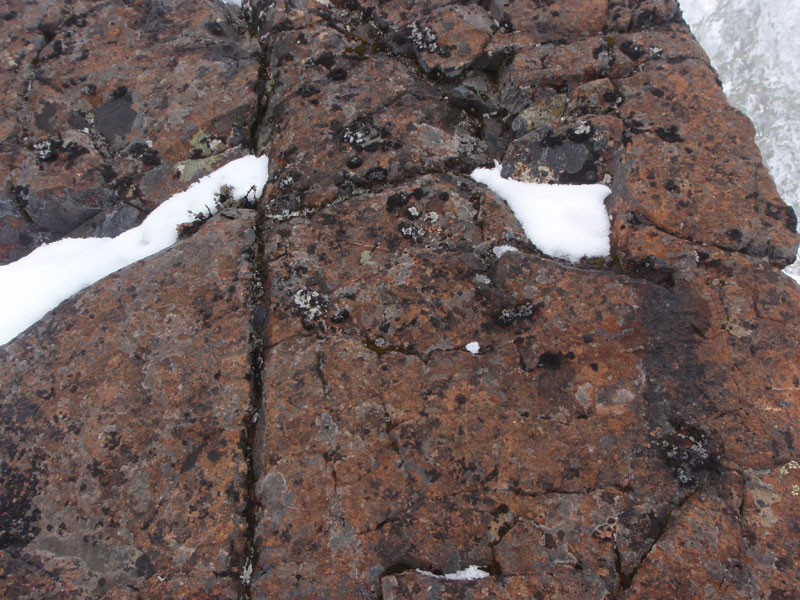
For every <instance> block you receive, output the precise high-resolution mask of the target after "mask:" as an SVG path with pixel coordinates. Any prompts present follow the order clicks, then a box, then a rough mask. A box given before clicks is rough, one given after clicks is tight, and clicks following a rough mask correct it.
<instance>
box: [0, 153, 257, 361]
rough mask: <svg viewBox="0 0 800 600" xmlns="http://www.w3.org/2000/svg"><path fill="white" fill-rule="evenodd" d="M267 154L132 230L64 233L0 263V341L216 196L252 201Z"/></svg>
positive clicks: (202, 210)
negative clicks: (72, 235)
mask: <svg viewBox="0 0 800 600" xmlns="http://www.w3.org/2000/svg"><path fill="white" fill-rule="evenodd" d="M268 167H269V161H268V160H267V157H266V156H262V157H256V156H245V157H243V158H239V159H237V160H234V161H231V162H229V163H228V164H226V165H225V166H223V167H221V168H219V169H217V170H216V171H214V172H213V173H211V174H210V175H207V176H205V177H203V178H202V179H200V180H199V181H197V182H196V183H194V184H192V185H191V186H190V187H189V188H188V189H187V190H186V191H184V192H180V193H179V194H175V195H174V196H172V197H171V198H169V199H168V200H166V201H165V202H163V203H162V204H161V205H159V206H158V208H156V209H155V210H154V211H153V212H151V213H150V214H149V215H148V216H147V218H146V219H145V220H144V221H143V222H142V223H141V225H139V226H138V227H134V228H133V229H129V230H128V231H125V232H123V233H121V234H119V235H118V236H117V237H115V238H81V239H75V238H69V239H63V240H59V241H57V242H53V243H52V244H45V245H44V246H40V247H39V248H37V249H36V250H34V251H33V252H31V253H30V254H28V255H27V256H25V257H23V258H21V259H19V260H18V261H16V262H13V263H11V264H8V265H5V266H0V290H3V293H2V294H0V345H2V344H6V343H8V342H9V341H11V340H12V339H13V338H14V337H16V336H17V335H19V334H20V333H21V332H23V331H24V330H25V329H27V328H28V327H29V326H31V325H32V324H33V323H35V322H36V321H38V320H39V319H41V318H42V317H43V316H44V315H45V314H47V313H48V312H49V311H50V310H52V309H53V308H55V307H56V306H58V304H60V303H61V302H62V301H63V300H66V299H67V298H69V297H70V296H72V295H73V294H75V293H77V292H79V291H80V290H82V289H83V288H85V287H87V286H89V285H91V284H93V283H94V282H96V281H98V280H100V279H102V278H103V277H105V276H106V275H109V274H110V273H113V272H114V271H117V270H119V269H121V268H123V267H125V266H127V265H129V264H131V263H133V262H136V261H137V260H141V259H143V258H145V257H147V256H150V255H151V254H155V253H156V252H159V251H160V250H163V249H164V248H167V247H168V246H170V245H172V244H173V243H175V241H176V240H177V239H178V232H177V227H178V225H180V224H182V223H186V222H187V221H192V220H193V219H194V218H195V216H197V215H207V216H210V215H212V214H213V213H215V212H216V211H217V208H218V207H217V200H218V199H219V197H220V195H221V194H222V193H223V191H224V193H225V195H226V196H228V197H230V198H233V199H235V200H239V201H241V200H250V201H253V202H254V201H255V200H256V199H257V198H258V197H259V196H260V195H261V192H262V191H263V189H264V185H265V184H266V182H267V176H268V173H267V171H268Z"/></svg>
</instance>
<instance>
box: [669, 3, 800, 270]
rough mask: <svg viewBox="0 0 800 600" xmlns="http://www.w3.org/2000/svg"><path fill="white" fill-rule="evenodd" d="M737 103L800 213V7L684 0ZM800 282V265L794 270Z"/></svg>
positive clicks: (779, 183)
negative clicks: (752, 126)
mask: <svg viewBox="0 0 800 600" xmlns="http://www.w3.org/2000/svg"><path fill="white" fill-rule="evenodd" d="M681 8H682V9H683V16H684V18H685V19H686V22H687V23H689V25H690V26H691V28H692V31H693V32H694V35H695V37H696V38H697V39H698V41H699V42H700V44H701V45H702V46H703V48H704V49H705V51H706V53H707V54H708V56H709V58H710V59H711V62H712V64H713V65H714V68H716V69H717V72H718V73H719V76H720V79H721V80H722V82H723V87H724V89H725V94H726V95H727V96H728V99H729V100H730V102H731V104H733V105H734V106H735V107H736V108H738V109H739V110H741V111H742V112H743V113H745V114H746V115H747V116H748V117H750V120H751V121H752V122H753V124H754V125H755V127H756V143H757V144H758V147H759V148H760V149H761V154H762V155H763V157H764V162H765V163H766V165H767V167H768V168H769V170H770V173H772V177H773V179H774V180H775V183H776V184H777V186H778V191H779V192H780V193H781V195H782V196H783V199H784V201H786V203H787V204H789V205H791V206H792V207H794V209H795V211H797V212H798V213H800V35H798V31H800V1H798V0H681ZM786 272H787V273H789V274H790V275H791V276H792V277H794V278H795V279H797V280H798V281H800V265H798V264H797V263H795V264H794V265H792V266H790V267H789V268H788V269H787V270H786Z"/></svg>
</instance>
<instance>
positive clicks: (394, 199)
mask: <svg viewBox="0 0 800 600" xmlns="http://www.w3.org/2000/svg"><path fill="white" fill-rule="evenodd" d="M410 198H411V196H410V195H409V194H407V193H405V192H397V193H396V194H392V195H391V196H389V197H388V198H387V199H386V210H387V211H389V212H393V211H395V210H397V209H398V208H402V207H403V206H405V205H406V204H408V200H409V199H410Z"/></svg>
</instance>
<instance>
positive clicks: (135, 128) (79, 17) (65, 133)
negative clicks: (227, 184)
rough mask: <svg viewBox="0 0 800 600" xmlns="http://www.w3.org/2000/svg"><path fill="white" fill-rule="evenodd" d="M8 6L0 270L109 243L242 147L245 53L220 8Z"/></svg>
mask: <svg viewBox="0 0 800 600" xmlns="http://www.w3.org/2000/svg"><path fill="white" fill-rule="evenodd" d="M11 4H12V5H19V6H16V10H8V11H7V12H5V14H4V15H3V18H2V19H0V38H1V39H2V41H0V55H2V56H4V57H5V59H4V60H3V61H2V65H0V86H2V88H3V90H4V91H3V94H4V96H3V103H2V107H1V108H0V122H1V123H0V158H1V159H2V163H1V165H0V184H1V185H2V191H0V203H2V204H3V205H5V204H6V203H8V202H10V201H13V208H12V209H6V208H5V207H3V208H0V210H2V211H3V212H7V211H11V213H10V214H9V217H10V218H9V219H4V220H3V223H2V224H0V264H3V263H6V262H10V261H12V260H14V259H16V258H19V257H20V256H21V255H24V254H26V253H27V252H29V251H30V250H31V249H33V248H34V247H35V246H36V245H37V244H39V243H41V242H42V241H52V240H55V239H58V238H61V237H63V236H65V235H105V236H107V235H116V234H118V233H119V232H121V231H124V230H125V229H127V228H129V227H131V226H133V225H136V224H137V223H138V222H139V221H141V219H142V218H144V216H146V215H147V213H148V212H149V211H150V210H152V209H153V208H155V206H157V205H158V204H159V203H160V202H161V201H163V200H165V199H166V198H167V197H169V196H170V195H171V194H172V193H175V192H176V191H179V190H180V189H182V188H183V187H185V185H186V182H187V181H190V180H192V179H193V178H196V177H197V176H198V175H200V174H204V173H206V172H208V171H210V170H211V169H213V168H215V167H216V166H220V158H219V155H220V154H222V153H223V152H225V151H227V150H229V149H231V148H238V147H239V146H241V145H242V144H243V143H244V142H246V141H247V138H248V136H249V128H250V125H251V124H252V123H253V121H254V120H255V118H256V113H257V104H258V102H257V98H258V95H257V90H256V87H257V86H256V83H257V78H258V56H257V45H256V44H255V42H254V41H252V40H251V39H250V38H249V37H248V35H247V32H246V29H245V25H244V23H243V22H242V21H241V19H240V18H239V17H238V16H237V15H236V14H235V13H234V12H233V10H232V9H231V8H226V7H225V5H224V4H222V3H220V2H214V1H211V0H204V1H203V2H199V3H198V2H184V1H182V0H169V1H166V2H158V3H152V2H144V1H138V0H137V1H134V2H124V3H119V2H66V1H64V2H61V1H59V2H46V3H29V2H25V3H21V2H20V3H11ZM9 8H14V6H10V7H9ZM230 158H231V157H230V156H229V157H228V159H230ZM223 160H224V159H223Z"/></svg>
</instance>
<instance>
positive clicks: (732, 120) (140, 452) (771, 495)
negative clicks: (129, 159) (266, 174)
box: [0, 0, 800, 600]
mask: <svg viewBox="0 0 800 600" xmlns="http://www.w3.org/2000/svg"><path fill="white" fill-rule="evenodd" d="M330 4H331V5H330V6H328V5H327V3H324V4H323V3H319V2H313V1H311V0H300V1H291V2H289V1H282V0H279V1H278V2H273V1H269V2H267V1H266V0H264V1H262V0H251V1H250V2H245V6H244V14H245V18H246V20H247V21H248V23H249V25H250V27H251V29H252V31H253V32H254V33H255V34H256V35H257V36H258V40H259V42H260V44H261V49H262V52H263V57H262V58H263V64H264V71H263V72H262V73H261V77H262V80H261V84H263V86H264V89H265V92H266V96H265V106H264V109H265V113H264V118H263V120H262V119H261V118H260V116H258V115H257V114H256V113H255V108H256V107H255V104H254V102H255V100H254V99H253V98H251V100H250V101H248V102H250V104H248V106H249V107H250V109H252V110H253V111H254V112H253V113H252V116H251V119H252V121H251V123H250V125H249V126H248V127H249V128H251V129H252V130H253V132H254V133H255V135H256V138H257V150H258V151H259V152H263V153H266V154H268V155H269V156H270V159H271V169H272V171H271V172H272V177H271V180H270V183H269V184H268V186H267V188H266V190H265V193H264V195H263V196H262V198H261V199H260V201H259V205H258V207H257V212H258V217H257V226H256V228H255V235H251V236H250V237H248V234H247V231H248V230H249V227H251V225H252V222H253V221H252V219H253V217H252V216H247V213H241V214H237V215H236V218H234V219H232V220H230V219H228V220H226V219H225V218H224V217H221V218H217V219H215V220H214V221H212V222H211V224H209V225H205V226H204V227H203V228H201V229H200V232H199V233H198V234H196V236H195V237H193V238H191V239H190V240H188V241H186V242H183V243H182V245H179V246H176V247H175V248H173V249H171V250H169V251H168V252H166V253H165V254H163V255H160V256H157V257H154V258H151V259H149V260H148V261H145V262H144V263H143V264H142V265H139V266H136V267H132V268H130V269H128V270H126V271H123V272H121V273H119V274H118V275H115V276H114V277H113V278H111V279H109V280H107V281H105V282H101V283H100V284H98V285H97V286H95V287H94V288H92V289H91V290H89V291H87V292H85V293H84V294H83V295H82V296H79V297H78V298H77V299H74V300H72V301H70V303H68V304H66V305H65V306H64V307H61V308H59V309H58V310H57V311H55V312H54V313H53V314H52V315H51V316H50V317H48V319H47V320H46V321H44V322H43V323H42V324H40V325H38V326H36V327H35V328H33V329H31V330H30V331H28V332H27V333H25V334H24V335H23V336H21V337H20V338H19V339H18V340H16V341H14V342H12V343H11V344H10V345H9V346H7V347H6V350H5V353H4V355H3V362H4V364H5V363H7V364H8V367H7V368H5V369H4V372H3V374H2V375H0V389H3V390H6V389H8V390H13V393H11V394H8V396H9V397H8V398H7V399H5V400H4V403H3V405H2V406H3V407H4V408H3V410H4V411H5V413H4V417H3V424H4V426H5V427H6V428H7V429H8V432H9V433H8V437H7V439H8V440H10V442H8V444H6V446H4V447H3V455H2V458H1V460H2V461H3V462H2V464H3V469H4V473H3V477H4V478H6V477H8V478H9V479H8V480H9V481H13V485H12V486H10V489H12V490H13V493H12V494H11V495H7V499H6V498H5V497H4V498H3V502H4V504H3V505H2V508H0V518H2V519H4V521H3V522H4V524H5V523H7V524H8V525H4V529H5V530H7V531H9V532H11V535H10V536H7V541H5V542H4V544H5V548H4V549H3V554H2V557H3V561H4V562H3V563H2V566H0V590H3V591H7V590H10V591H11V593H16V594H17V595H20V596H23V597H24V596H25V595H26V594H27V595H28V596H36V595H40V596H41V595H52V596H57V595H58V594H59V593H62V595H64V597H70V596H69V595H68V594H69V593H71V592H70V591H69V590H76V591H75V592H74V594H73V597H102V596H103V595H104V594H105V595H106V597H108V598H117V597H120V598H122V597H144V598H168V597H169V598H171V597H176V596H178V597H180V596H181V595H183V596H184V597H228V596H231V597H236V596H237V594H238V595H239V597H243V598H304V599H307V598H320V599H321V598H372V599H377V598H381V597H382V598H384V599H385V600H389V599H395V600H405V599H409V600H410V599H414V600H417V599H423V598H448V599H449V598H453V599H455V598H464V599H466V598H508V599H515V598H520V599H521V598H597V599H598V600H599V599H603V598H622V599H626V600H632V599H639V598H642V599H644V598H665V599H666V598H670V599H672V598H687V599H688V598H742V599H746V598H748V599H749V598H770V599H777V598H793V597H796V596H797V595H798V594H800V580H799V579H798V577H797V574H796V573H795V572H794V571H793V568H794V561H795V557H796V556H797V555H798V552H800V530H798V524H797V520H796V518H795V515H796V512H797V508H798V498H800V464H799V463H798V450H797V448H798V443H800V440H799V439H798V436H799V435H800V431H798V426H797V423H798V422H800V406H798V404H797V399H796V396H797V394H798V392H800V378H798V375H797V373H798V366H799V365H798V358H797V356H798V351H797V350H798V346H799V345H800V333H798V332H797V328H796V327H795V326H794V325H795V324H796V323H797V322H798V319H800V290H798V287H797V285H796V284H795V283H794V282H793V281H791V280H790V279H788V278H787V277H786V276H784V275H782V274H781V273H780V271H779V268H780V267H782V266H784V265H786V264H787V263H788V262H790V261H791V260H792V259H793V257H794V255H795V252H796V249H797V244H798V237H797V235H796V234H795V233H794V229H795V224H796V222H795V218H794V215H793V213H792V211H791V210H790V209H788V208H787V207H786V206H785V205H784V204H783V203H782V202H781V201H780V199H779V198H778V197H777V194H776V192H775V188H774V185H773V184H772V182H771V180H770V178H769V176H768V174H767V173H766V171H765V170H764V168H763V166H762V165H761V163H760V160H759V158H758V152H757V150H756V148H755V146H754V144H753V142H752V128H751V126H750V125H749V123H748V122H747V121H746V120H745V119H744V118H743V117H742V116H741V115H740V114H738V113H737V112H736V111H734V110H733V109H731V108H730V107H728V105H727V103H726V102H725V98H724V96H723V94H722V91H721V89H720V86H719V85H718V83H717V82H716V80H715V74H714V72H713V70H712V69H711V67H710V66H709V65H708V61H707V59H706V57H705V54H704V53H703V51H702V49H701V48H700V47H699V46H698V45H697V44H696V42H695V41H694V40H693V38H692V37H691V34H690V32H689V30H688V28H687V27H686V25H685V24H684V23H683V22H682V20H681V19H680V14H679V11H678V6H677V3H676V2H674V1H672V0H643V1H637V0H626V1H624V2H623V1H617V0H611V1H609V0H584V1H580V2H566V1H559V0H549V1H547V2H535V3H530V2H521V1H516V2H515V1H502V2H500V1H497V2H494V1H493V2H488V3H451V2H446V1H426V2H410V1H409V2H406V1H398V2H390V3H386V2H372V1H365V2H362V3H356V2H350V1H345V0H336V1H333V2H331V3H330ZM204 6H205V5H204ZM209 6H210V5H209ZM209 10H211V9H209ZM215 10H217V9H215ZM202 27H203V22H202V21H197V26H196V27H195V29H194V30H192V29H191V28H190V29H189V30H188V31H189V32H188V33H187V34H186V35H194V34H193V33H191V31H194V32H195V33H196V32H197V31H200V30H201V29H202ZM241 47H242V48H246V47H247V46H246V43H245V44H244V45H243V46H241ZM231 52H233V53H234V54H235V51H231ZM158 64H160V63H158ZM248 64H249V63H248ZM151 76H152V77H154V78H156V77H157V76H158V75H157V74H152V75H151ZM161 76H162V77H163V76H164V75H163V74H162V75H161ZM121 97H122V96H121ZM165 143H166V142H165ZM235 151H236V150H235V149H234V152H235ZM164 154H165V155H166V154H167V151H166V150H164ZM491 159H496V160H499V161H500V162H501V163H502V165H503V172H504V174H506V175H513V176H514V177H516V178H519V179H523V180H529V181H540V182H563V183H594V182H601V181H605V182H606V183H608V184H609V185H610V187H611V189H612V194H611V195H610V196H609V198H608V200H607V207H608V210H609V213H610V215H611V217H612V234H611V248H612V254H611V256H610V257H609V258H608V259H606V260H593V261H590V260H585V261H583V262H582V263H580V264H577V265H570V264H565V263H562V262H559V261H556V260H553V259H550V258H548V257H546V256H544V255H542V253H541V252H539V251H538V250H537V249H536V248H535V246H533V245H532V244H531V243H530V242H529V241H528V240H527V239H526V238H525V236H524V234H523V232H522V230H521V229H520V227H519V225H518V224H517V222H516V221H515V220H514V218H513V215H512V214H511V213H510V211H509V209H508V208H507V207H506V206H505V205H504V204H503V203H502V202H501V201H500V200H499V199H498V198H497V197H496V196H494V195H493V194H492V193H491V192H489V191H488V190H487V189H486V188H484V187H483V186H481V185H479V184H477V183H475V182H474V181H472V180H471V179H470V178H469V177H468V174H469V172H470V171H471V170H472V169H473V168H474V167H476V166H483V165H486V164H488V163H489V162H490V161H491ZM175 160H178V159H177V158H176V159H175ZM56 162H57V161H56ZM54 164H55V163H54ZM154 177H155V175H154ZM12 208H13V206H12ZM499 245H510V246H514V247H515V248H517V251H516V252H507V253H505V254H502V255H501V256H498V254H501V253H495V252H494V251H493V250H494V248H495V247H497V246H499ZM175 261H180V263H181V270H180V271H173V270H171V269H172V263H173V262H175ZM209 263H210V264H211V265H212V267H211V268H209V266H208V264H209ZM147 273H152V274H153V277H154V278H155V279H156V280H157V279H159V278H160V279H161V280H164V283H163V285H164V286H167V287H166V289H168V290H172V291H169V292H165V291H164V289H163V288H161V287H157V286H156V285H155V284H153V283H148V281H147V280H144V277H145V275H146V274H147ZM200 273H202V276H201V275H199V274H200ZM251 275H252V276H254V277H255V283H254V285H253V286H252V288H251V289H249V291H248V289H247V285H248V283H249V281H250V277H251ZM167 294H168V297H169V302H170V303H171V304H172V305H173V307H172V308H171V309H170V310H169V312H168V314H169V315H170V317H171V318H173V319H176V325H175V326H174V327H172V326H170V325H169V322H168V324H167V326H166V327H165V326H164V324H163V323H162V322H157V321H156V320H155V319H154V318H153V317H152V316H151V317H148V318H144V317H143V316H139V315H143V314H149V313H146V312H145V311H144V307H145V306H146V305H147V304H150V305H153V306H155V305H156V304H157V303H156V301H157V300H158V301H159V302H165V296H167ZM248 295H249V302H250V304H248ZM125 304H129V305H131V307H130V308H129V309H128V310H127V311H125V312H124V313H123V314H124V320H123V321H122V322H121V323H119V324H117V323H116V321H118V320H119V319H120V318H121V317H119V316H118V315H119V314H120V313H121V309H120V308H119V307H120V306H122V305H125ZM89 305H91V306H89ZM75 307H83V308H81V309H80V312H76V311H77V310H78V309H76V308H75ZM109 307H110V308H109ZM84 311H88V312H84ZM92 315H94V318H92ZM137 319H140V320H141V322H138V323H137ZM161 320H162V321H163V319H161ZM157 325H158V326H157ZM102 327H106V328H107V329H109V331H106V332H103V331H102V329H101V328H102ZM111 328H118V330H114V331H111V330H110V329H111ZM101 338H102V343H101ZM132 340H133V341H132ZM473 341H477V342H479V344H480V351H479V352H478V353H477V354H476V355H473V354H472V353H470V352H468V351H467V350H466V349H465V345H466V344H468V343H470V342H473ZM75 344H80V349H79V350H75ZM95 344H98V345H95ZM134 346H135V347H134ZM80 352H83V354H80ZM131 357H133V358H131ZM217 363H222V366H220V367H215V366H212V365H216V364H217ZM83 365H86V366H83ZM98 365H99V366H98ZM125 365H127V366H125ZM223 366H224V368H223ZM101 370H102V371H101ZM78 371H80V372H81V377H80V380H79V381H74V382H73V379H74V377H73V378H72V379H70V377H71V376H72V374H73V373H77V372H78ZM111 371H115V372H114V376H113V379H112V380H111V382H109V379H108V378H107V377H101V374H105V372H111ZM116 371H118V372H116ZM217 374H219V377H217ZM51 380H52V383H47V382H48V381H51ZM72 385H74V386H78V387H77V388H76V391H75V392H70V391H69V390H70V389H71V388H70V387H69V386H72ZM154 388H157V389H158V390H160V392H161V393H160V394H154V392H153V391H152V389H154ZM40 390H41V391H42V394H41V395H40V396H37V393H38V392H39V391H40ZM81 390H85V391H81ZM70 394H72V395H75V394H78V395H79V396H80V398H78V399H76V400H71V399H70V398H72V396H71V395H70ZM81 394H82V395H81ZM122 398H125V399H126V400H127V402H125V403H124V405H122V406H121V407H120V403H119V402H118V400H119V399H122ZM90 399H91V401H90ZM70 402H73V403H74V402H78V404H70ZM109 402H111V403H112V404H113V406H114V408H113V409H112V408H109V406H110V405H109V404H108V403H109ZM145 402H149V403H150V404H148V405H147V406H148V408H147V410H146V411H145V409H143V408H142V407H143V403H145ZM72 406H80V407H81V410H80V411H78V410H76V409H74V408H71V407H72ZM251 411H252V412H251ZM54 417H57V419H55V418H54ZM112 431H113V432H117V433H118V435H117V437H116V438H115V439H116V446H115V447H114V448H113V449H111V450H109V449H107V448H106V449H103V447H102V443H103V440H105V439H107V438H108V436H109V435H111V432H112ZM154 431H155V432H159V434H160V435H161V437H159V438H156V439H157V440H162V439H166V440H167V441H169V444H166V445H164V444H161V443H160V442H159V443H158V444H156V443H155V442H153V441H152V439H151V437H152V436H153V433H152V432H154ZM119 432H122V433H119ZM164 432H169V435H168V436H167V437H166V438H164V436H165V435H166V434H165V433H164ZM170 436H171V437H170ZM98 440H100V441H98ZM128 440H129V441H128ZM45 442H46V443H45ZM184 442H185V443H184ZM223 442H224V443H223ZM4 443H5V442H4ZM125 443H127V444H128V445H129V446H128V447H126V450H125V453H124V455H117V454H114V452H119V450H117V448H122V447H123V446H124V444H125ZM98 444H100V445H99V446H98ZM39 448H43V449H42V450H39ZM56 448H64V454H63V456H59V455H58V453H57V451H56ZM37 452H39V453H40V454H41V455H40V454H37ZM115 456H118V458H115ZM92 461H95V462H97V463H98V465H99V466H98V467H97V473H98V474H97V475H95V474H94V472H95V471H93V469H94V467H89V470H88V471H87V473H88V474H86V473H84V474H82V475H81V474H80V473H81V471H78V472H77V473H76V474H75V475H70V474H69V473H73V472H76V469H84V470H86V466H85V465H94V464H95V463H94V462H92ZM104 461H105V462H104ZM114 461H118V462H114ZM56 465H57V466H56ZM184 467H186V468H184ZM109 468H111V470H112V472H111V473H109ZM6 470H8V473H9V475H8V476H7V475H6ZM59 471H63V472H64V473H66V475H64V476H57V473H58V472H59ZM142 482H144V483H142ZM84 483H85V484H86V485H87V487H86V488H85V489H83V490H82V489H81V486H82V485H83V484H84ZM145 484H146V485H147V489H146V491H145V490H144V488H143V487H142V486H145ZM68 494H69V500H70V504H69V506H68V507H63V506H62V505H61V504H59V503H60V502H61V503H63V502H64V501H65V497H66V496H67V495H68ZM185 507H188V510H186V508H185ZM104 508H107V509H108V510H109V511H111V512H112V513H113V521H108V519H109V518H112V517H109V516H108V515H105V514H104V513H103V512H102V511H103V509H104ZM62 515H66V516H62ZM75 515H80V516H81V518H82V519H83V520H82V521H80V523H77V520H78V517H76V516H75ZM69 519H72V521H69ZM62 521H63V522H64V523H65V525H64V527H66V530H65V531H64V533H63V534H62V533H61V530H60V529H59V527H60V526H61V522H62ZM73 521H74V522H73ZM134 522H135V523H137V524H141V525H144V527H142V528H141V530H139V529H135V528H134V527H133V525H130V523H134ZM48 526H51V527H52V528H53V529H52V531H51V530H49V529H48ZM89 528H91V529H92V531H91V533H90V532H88V529H89ZM83 535H86V536H89V537H87V538H86V539H88V540H90V541H88V542H87V541H76V540H78V538H80V539H81V540H83V538H82V537H81V536H83ZM91 536H95V537H91ZM4 539H6V538H4ZM54 540H55V541H54ZM112 540H116V544H114V543H113V542H112ZM95 541H96V542H97V546H92V549H91V550H90V549H89V548H88V546H89V545H91V544H93V543H94V542H95ZM56 542H58V543H56ZM59 544H60V545H59ZM103 544H105V545H103ZM97 547H100V548H107V549H108V551H107V554H108V557H106V556H105V554H104V555H103V557H104V558H103V560H102V561H100V560H99V559H97V558H96V553H98V552H100V551H99V550H96V548H97ZM141 557H146V560H145V559H143V558H141ZM48 561H49V562H48ZM137 561H140V562H141V565H139V564H138V563H137ZM147 561H149V562H147ZM66 563H69V564H66ZM149 565H150V566H149ZM469 565H478V566H480V567H481V568H483V569H484V570H486V571H487V572H489V573H490V575H489V577H486V578H483V579H478V580H473V581H458V580H449V579H442V578H437V577H434V576H431V575H430V574H426V573H422V572H419V571H417V569H422V570H425V571H428V572H433V573H437V574H443V573H453V572H456V571H459V570H461V569H463V568H465V567H467V566H469ZM137 569H138V570H137ZM101 580H102V581H101ZM7 595H8V594H7Z"/></svg>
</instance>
